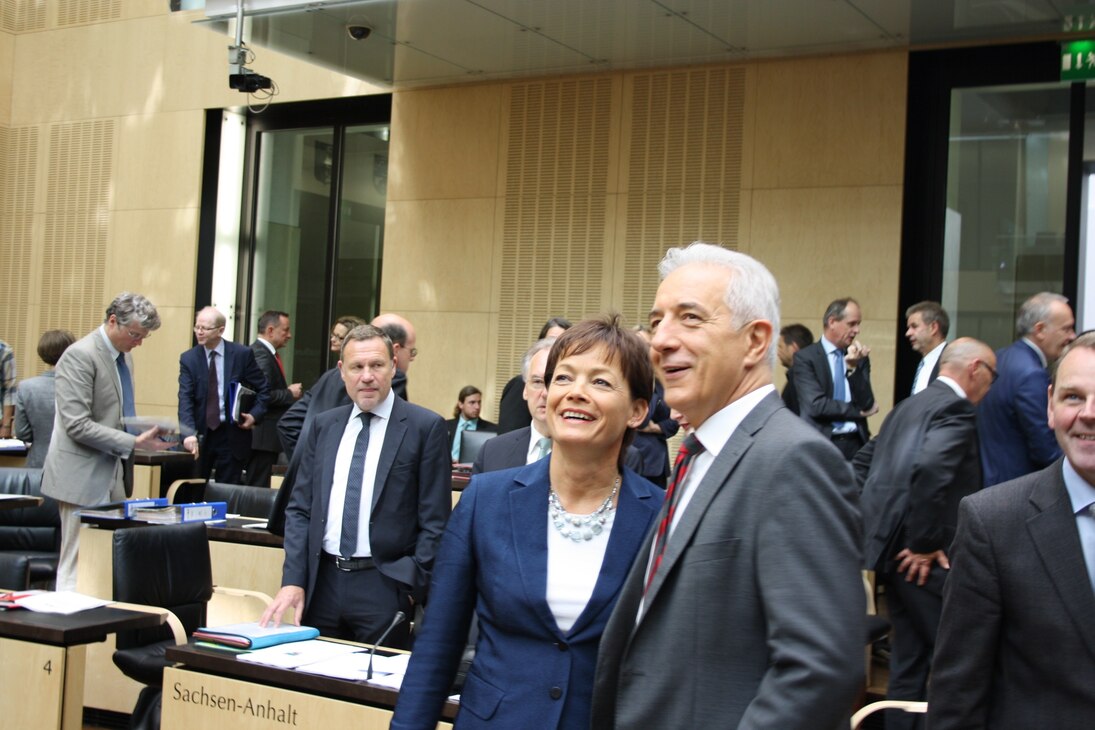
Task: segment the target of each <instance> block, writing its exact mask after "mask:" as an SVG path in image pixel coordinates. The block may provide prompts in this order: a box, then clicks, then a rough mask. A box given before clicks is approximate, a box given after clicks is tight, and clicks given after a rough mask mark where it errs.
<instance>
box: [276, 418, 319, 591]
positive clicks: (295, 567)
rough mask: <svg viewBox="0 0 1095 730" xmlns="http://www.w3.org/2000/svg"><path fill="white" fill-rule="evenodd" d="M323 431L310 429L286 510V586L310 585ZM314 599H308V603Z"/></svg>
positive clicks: (282, 578) (284, 569)
mask: <svg viewBox="0 0 1095 730" xmlns="http://www.w3.org/2000/svg"><path fill="white" fill-rule="evenodd" d="M319 430H320V429H318V428H310V429H308V434H307V435H306V437H305V439H304V441H303V442H302V443H301V444H300V448H301V453H300V466H299V468H298V469H297V472H296V474H297V476H296V481H295V482H294V483H293V492H292V494H291V495H290V496H289V504H288V505H287V506H286V507H285V542H284V546H285V562H284V564H283V565H282V570H281V584H282V585H283V586H300V587H301V588H305V587H306V586H307V585H308V527H309V522H310V521H311V518H312V494H313V491H314V490H315V489H316V484H315V482H316V477H317V476H318V472H319V471H321V470H320V469H318V468H317V464H316V448H317V445H318V443H319V438H318V436H317V433H318V431H319ZM310 598H311V596H305V601H307V600H309V599H310Z"/></svg>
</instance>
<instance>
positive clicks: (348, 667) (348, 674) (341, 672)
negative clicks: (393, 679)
mask: <svg viewBox="0 0 1095 730" xmlns="http://www.w3.org/2000/svg"><path fill="white" fill-rule="evenodd" d="M410 659H411V655H410V654H396V655H395V656H381V655H379V654H377V655H376V656H375V657H374V659H373V678H372V680H367V679H366V677H368V676H369V652H367V651H366V652H359V653H357V654H343V655H340V656H336V657H332V658H330V659H326V660H323V661H319V662H315V663H313V664H305V665H304V666H301V667H298V668H297V669H298V671H301V672H308V673H309V674H322V675H323V676H325V677H334V678H336V679H349V680H351V681H353V682H366V681H370V682H371V683H372V684H378V683H379V682H380V681H381V680H382V679H383V678H384V677H386V676H389V675H390V676H398V682H400V683H401V682H402V681H403V675H404V674H405V673H406V672H407V662H409V661H410ZM388 681H390V680H385V683H386V686H391V685H390V684H387V682H388ZM395 686H396V687H398V686H399V685H398V684H396V685H395Z"/></svg>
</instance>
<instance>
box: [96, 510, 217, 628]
mask: <svg viewBox="0 0 1095 730" xmlns="http://www.w3.org/2000/svg"><path fill="white" fill-rule="evenodd" d="M212 595H213V570H212V567H211V565H210V561H209V537H208V536H207V535H206V531H205V523H203V522H191V523H186V524H182V525H155V526H152V527H132V528H128V529H121V530H115V531H114V600H116V601H124V602H126V603H143V604H145V605H149V606H159V607H161V608H166V609H168V610H170V611H172V612H173V613H174V614H175V615H176V616H178V617H179V620H180V621H181V622H182V625H183V628H185V629H186V633H187V635H188V636H189V635H190V634H192V633H193V632H194V629H196V628H198V627H199V626H204V625H205V609H206V604H207V603H208V602H209V599H210V598H211V597H212ZM169 638H171V631H170V630H169V629H168V628H167V627H166V626H160V627H156V628H153V629H144V630H141V631H125V632H119V633H118V635H117V646H118V648H119V649H129V648H132V647H135V646H144V645H146V644H151V643H154V642H156V641H161V640H163V639H169Z"/></svg>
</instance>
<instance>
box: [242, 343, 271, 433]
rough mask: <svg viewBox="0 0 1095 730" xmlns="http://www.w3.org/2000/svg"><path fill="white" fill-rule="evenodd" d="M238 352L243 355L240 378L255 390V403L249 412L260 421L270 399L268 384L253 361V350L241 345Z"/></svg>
mask: <svg viewBox="0 0 1095 730" xmlns="http://www.w3.org/2000/svg"><path fill="white" fill-rule="evenodd" d="M240 354H241V355H242V356H243V376H242V377H241V378H240V380H241V381H243V382H244V383H246V384H247V385H248V386H250V387H251V388H252V389H253V390H254V391H255V405H253V406H251V411H250V413H251V416H252V417H254V419H255V421H256V422H261V421H262V418H263V416H265V415H266V406H267V404H268V403H269V401H270V384H269V383H268V382H266V376H265V375H263V373H262V369H261V368H260V367H259V364H258V363H257V362H256V361H255V352H254V350H252V349H251V348H250V347H246V346H243V345H241V346H240Z"/></svg>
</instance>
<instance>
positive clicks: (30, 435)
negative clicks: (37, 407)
mask: <svg viewBox="0 0 1095 730" xmlns="http://www.w3.org/2000/svg"><path fill="white" fill-rule="evenodd" d="M12 433H13V434H14V435H15V438H17V439H22V440H23V441H30V442H32V443H33V441H34V429H33V428H32V427H31V424H30V419H29V418H27V409H26V406H25V405H24V404H23V391H21V390H17V391H15V423H14V429H13V431H12Z"/></svg>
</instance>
